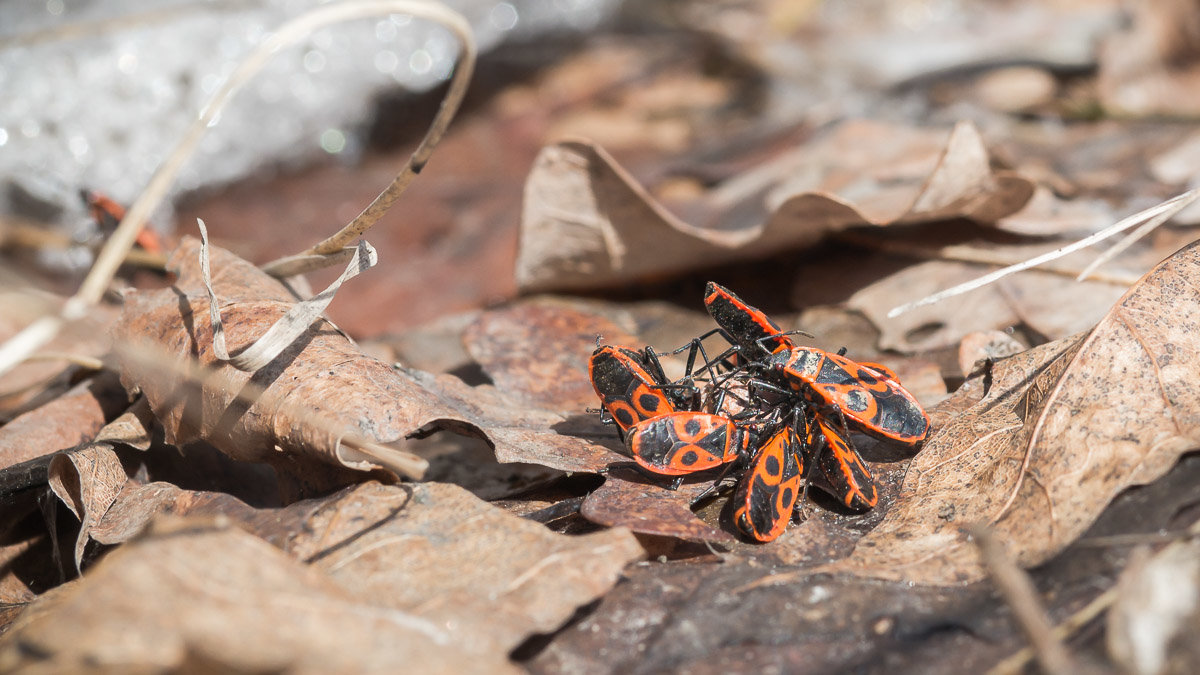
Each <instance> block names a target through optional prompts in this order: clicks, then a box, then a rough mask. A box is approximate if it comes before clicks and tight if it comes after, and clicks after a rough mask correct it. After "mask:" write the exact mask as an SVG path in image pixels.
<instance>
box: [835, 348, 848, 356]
mask: <svg viewBox="0 0 1200 675" xmlns="http://www.w3.org/2000/svg"><path fill="white" fill-rule="evenodd" d="M837 355H838V356H845V355H846V348H845V347H842V348H841V349H839V350H837Z"/></svg>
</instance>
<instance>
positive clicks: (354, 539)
mask: <svg viewBox="0 0 1200 675" xmlns="http://www.w3.org/2000/svg"><path fill="white" fill-rule="evenodd" d="M162 513H173V514H177V515H179V514H189V515H192V516H197V517H199V516H206V517H216V516H221V517H226V518H228V519H229V520H231V521H233V522H235V523H238V524H239V525H240V526H241V527H242V528H243V529H245V530H248V531H250V532H252V533H254V534H256V535H257V536H259V537H261V538H263V539H265V540H267V541H270V542H272V543H273V544H275V545H276V546H279V547H280V548H282V549H284V550H285V551H287V553H288V554H290V555H291V556H292V557H294V558H297V559H300V560H304V561H307V562H311V563H312V565H313V566H314V567H315V568H317V569H320V570H323V571H325V572H326V573H327V574H328V575H329V577H330V578H331V579H332V580H333V581H334V582H335V583H337V584H338V585H340V586H342V587H344V588H345V589H347V590H348V591H350V592H351V594H352V595H353V596H354V597H357V598H360V599H361V600H362V601H363V602H364V603H368V604H371V605H376V606H380V607H390V608H392V609H395V610H398V611H403V612H406V613H411V614H412V615H414V616H419V617H421V618H422V619H425V620H429V621H431V622H432V623H434V624H436V625H439V626H446V627H448V628H446V630H447V632H448V633H450V634H451V635H452V636H453V639H454V640H455V641H456V642H463V643H469V644H472V645H475V646H476V648H480V649H484V648H485V646H486V650H487V651H492V650H495V651H497V652H498V653H505V652H507V651H508V650H510V649H512V648H513V647H515V646H516V645H517V644H519V643H520V642H521V640H524V639H525V638H526V637H528V636H529V635H531V634H533V633H546V632H551V631H553V630H554V629H556V628H557V627H558V626H560V625H561V624H562V623H563V622H564V621H566V620H567V619H568V618H569V617H570V616H571V613H572V612H574V611H575V609H576V608H578V607H579V606H580V605H583V604H586V603H588V602H590V601H592V600H593V599H595V598H596V597H599V596H600V595H602V594H603V593H605V592H606V591H607V590H608V589H609V588H610V587H611V586H612V585H613V584H614V583H616V580H617V577H618V575H619V574H620V572H621V570H622V569H623V568H624V566H625V565H626V564H628V563H629V562H632V561H633V560H636V559H638V558H640V557H641V556H642V555H643V552H642V549H641V547H640V546H639V545H638V544H637V542H636V541H635V540H634V539H633V537H631V536H630V535H629V533H628V532H626V531H623V530H607V531H604V532H598V533H594V534H589V535H584V536H579V537H568V536H564V535H560V534H555V533H553V532H551V531H549V530H547V529H546V528H545V527H543V526H542V525H539V524H537V523H534V522H531V521H528V520H525V519H523V518H519V517H516V516H512V515H509V514H506V513H504V512H503V511H501V510H500V509H497V508H495V507H493V506H490V505H488V504H487V503H485V502H483V501H481V500H479V499H478V498H476V497H474V496H472V495H471V494H470V493H468V492H466V491H465V490H463V489H461V488H458V487H455V486H451V485H446V484H440V483H424V484H419V485H412V486H403V487H401V486H384V485H379V484H377V483H367V484H363V485H360V486H357V487H354V488H349V489H346V490H344V491H342V492H340V493H338V494H335V495H332V496H330V497H326V498H322V499H315V500H308V501H304V502H298V503H296V504H292V505H290V506H287V507H285V508H281V509H254V508H251V507H250V506H248V505H246V504H245V503H243V502H240V501H238V500H236V499H234V498H233V497H230V496H228V495H224V494H220V493H208V492H191V491H187V490H181V489H179V488H177V487H175V486H172V485H169V484H166V483H151V484H148V485H144V486H139V487H134V488H131V489H129V490H127V491H126V492H124V493H122V494H121V496H120V497H119V498H118V499H117V501H116V503H114V504H113V506H112V508H111V509H110V510H109V512H108V514H107V515H105V517H104V520H103V522H102V523H101V524H100V526H99V527H98V528H96V529H95V531H94V534H95V538H96V539H97V541H101V542H103V543H110V544H111V543H118V542H122V541H127V540H129V539H130V538H131V537H133V536H134V534H135V533H136V532H137V531H139V530H141V529H142V528H144V527H145V526H146V524H147V523H148V522H150V520H151V519H152V518H153V517H154V516H155V515H157V514H162ZM480 561H486V563H487V564H485V565H481V564H479V563H480Z"/></svg>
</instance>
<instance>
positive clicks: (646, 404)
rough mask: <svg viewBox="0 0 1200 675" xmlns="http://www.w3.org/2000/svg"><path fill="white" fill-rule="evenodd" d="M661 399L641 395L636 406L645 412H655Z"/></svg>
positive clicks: (651, 395)
mask: <svg viewBox="0 0 1200 675" xmlns="http://www.w3.org/2000/svg"><path fill="white" fill-rule="evenodd" d="M660 403H662V399H661V398H659V397H658V396H655V395H654V394H642V395H641V396H640V397H638V405H639V406H640V407H641V409H642V410H645V411H647V412H657V411H658V406H659V404H660Z"/></svg>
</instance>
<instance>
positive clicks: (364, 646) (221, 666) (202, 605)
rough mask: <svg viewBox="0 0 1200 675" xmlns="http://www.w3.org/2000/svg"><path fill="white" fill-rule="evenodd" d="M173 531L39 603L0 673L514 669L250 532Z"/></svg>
mask: <svg viewBox="0 0 1200 675" xmlns="http://www.w3.org/2000/svg"><path fill="white" fill-rule="evenodd" d="M189 522H190V523H192V525H191V526H190V527H189V526H188V524H189ZM172 529H173V531H171V532H169V533H164V534H162V535H158V536H154V535H151V536H148V537H143V538H142V539H140V540H138V541H135V542H131V543H130V544H128V545H126V546H123V547H121V548H120V549H118V550H116V551H113V552H112V553H110V554H109V555H108V556H106V557H105V558H104V559H103V560H101V561H100V562H99V563H98V564H97V565H96V566H95V567H94V568H92V569H91V570H89V572H88V573H87V574H86V575H84V577H83V578H82V579H80V580H79V581H77V582H75V583H73V584H70V585H68V586H63V587H61V588H58V589H55V590H54V591H53V592H51V593H47V594H45V595H43V596H42V597H41V598H39V599H38V601H37V602H35V603H34V604H33V605H31V606H30V607H29V608H27V609H26V611H25V612H24V613H23V614H22V616H21V617H19V618H18V620H17V622H16V624H14V625H13V626H12V627H11V628H10V629H9V631H8V632H7V633H6V634H5V635H4V636H3V638H0V670H3V671H5V672H14V671H16V670H18V669H22V668H26V669H37V668H39V667H40V668H43V669H48V670H56V671H79V670H85V669H88V668H87V666H89V665H90V666H92V667H93V668H94V667H95V665H96V664H110V665H113V666H115V667H119V669H121V670H136V671H147V672H149V671H165V670H186V669H188V666H189V665H194V664H196V663H197V662H199V663H207V664H209V666H210V667H212V664H217V666H216V669H217V670H221V671H234V672H249V671H255V672H263V671H279V672H282V671H287V672H296V673H318V672H363V673H366V672H379V673H383V672H394V671H395V669H396V667H397V664H404V666H405V667H408V668H412V669H414V670H415V671H419V672H430V673H450V672H516V670H515V669H514V668H513V667H512V666H511V665H510V664H509V663H508V659H507V655H506V652H504V651H498V650H494V649H488V648H487V647H485V646H483V645H476V644H472V643H470V642H460V641H454V640H452V634H451V633H450V631H449V630H448V629H447V628H446V627H444V626H440V625H438V624H436V623H435V622H433V621H431V620H428V619H424V618H421V617H419V616H415V615H413V614H412V613H410V612H404V611H400V610H396V609H392V608H384V607H378V606H375V605H372V604H370V603H366V602H363V601H362V600H360V599H356V598H354V597H352V595H351V594H349V593H347V592H346V591H345V590H344V589H342V588H340V587H339V586H338V584H336V583H334V582H333V581H331V580H330V579H329V578H328V577H327V576H326V575H325V574H322V573H321V572H320V571H318V570H316V569H314V568H312V567H311V566H308V565H304V564H302V563H300V562H298V561H296V560H293V559H292V558H290V557H288V556H287V555H286V554H284V553H283V552H281V551H279V550H278V549H276V548H275V547H273V546H271V545H269V544H267V543H266V542H263V541H262V540H260V539H258V538H257V537H254V536H253V535H251V534H248V533H246V532H242V531H241V530H238V529H236V528H230V529H224V530H215V531H214V530H213V529H212V528H211V526H205V525H203V524H200V523H195V522H194V521H186V520H185V521H183V522H182V523H181V524H180V525H178V526H176V527H174V528H172ZM280 626H286V627H287V629H286V630H280ZM488 647H490V645H489V646H488Z"/></svg>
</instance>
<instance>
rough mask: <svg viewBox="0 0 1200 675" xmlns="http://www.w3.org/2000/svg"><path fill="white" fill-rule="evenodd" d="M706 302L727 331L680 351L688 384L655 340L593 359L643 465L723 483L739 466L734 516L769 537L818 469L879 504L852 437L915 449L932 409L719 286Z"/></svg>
mask: <svg viewBox="0 0 1200 675" xmlns="http://www.w3.org/2000/svg"><path fill="white" fill-rule="evenodd" d="M704 304H705V307H707V309H708V312H709V314H710V315H712V317H713V319H714V320H715V321H716V323H717V325H718V326H719V327H718V328H716V329H714V330H712V331H709V332H708V333H705V334H704V335H701V336H699V337H696V338H694V339H693V340H692V341H691V342H690V343H689V344H687V345H685V346H683V347H680V348H679V349H677V350H674V351H673V352H670V353H676V354H677V353H680V352H682V351H684V350H688V358H687V369H686V372H685V374H684V377H682V378H680V379H678V380H674V381H672V380H671V379H670V378H668V377H667V376H666V375H665V374H664V372H663V369H662V365H661V364H660V363H659V358H658V353H656V352H655V351H654V349H653V348H651V347H644V348H643V349H641V350H635V349H630V348H628V347H621V346H614V345H601V346H599V347H597V349H596V351H595V352H594V353H593V354H592V358H591V361H590V362H589V366H588V372H589V375H590V377H591V380H592V386H593V387H594V388H595V390H596V394H597V396H599V397H600V403H601V407H602V409H601V415H602V416H603V418H604V419H605V421H610V420H611V422H613V423H614V424H616V426H617V428H618V429H619V433H620V434H621V437H622V439H623V440H624V442H625V445H626V447H627V448H628V450H629V452H630V454H631V455H632V456H633V459H634V461H636V462H637V463H638V465H639V466H641V467H642V468H643V469H645V470H647V471H649V472H651V473H653V474H656V475H663V476H674V477H676V482H675V486H678V484H679V482H680V481H682V480H683V476H686V475H688V474H692V473H695V472H698V471H704V470H706V469H714V468H717V467H723V469H724V470H723V471H722V472H721V474H720V476H719V477H718V478H717V479H716V481H715V482H714V488H715V487H716V486H717V485H719V484H720V482H721V480H722V479H723V478H724V477H725V476H726V475H728V474H729V473H730V472H731V471H735V470H740V471H741V475H740V478H739V479H738V481H737V487H736V489H735V492H734V497H733V504H732V507H733V508H732V517H733V522H734V524H735V526H736V527H737V529H738V530H739V531H740V532H741V533H742V534H744V535H745V536H747V537H749V538H751V539H754V540H757V541H762V542H767V541H772V540H774V539H775V538H777V537H778V536H779V535H781V534H783V532H784V530H786V528H787V525H788V522H789V521H790V520H791V517H792V514H793V512H794V511H795V509H796V506H797V503H798V501H799V499H800V496H801V494H802V493H803V490H802V485H808V484H809V483H810V482H811V481H807V480H806V478H808V477H809V476H810V475H811V473H812V472H813V471H819V472H820V473H821V475H822V477H823V478H824V487H825V489H827V490H829V491H830V492H831V493H832V494H833V495H834V496H835V497H836V498H837V499H838V500H839V501H841V502H842V503H843V504H844V505H845V506H847V507H848V508H851V509H854V510H865V509H869V508H871V507H873V506H875V504H876V503H877V501H878V498H879V497H878V490H877V487H876V483H875V478H874V476H873V475H872V474H871V470H870V468H869V467H868V466H867V464H866V463H865V462H864V461H863V460H862V458H861V457H860V456H859V454H858V451H857V450H856V449H855V448H854V445H853V444H852V443H851V441H850V432H851V431H857V432H860V433H864V434H867V435H869V436H873V437H875V438H878V439H882V440H886V441H891V442H895V443H900V444H903V445H905V446H909V447H914V448H915V447H917V446H918V445H920V444H921V443H922V442H923V441H924V440H925V437H926V436H927V435H928V433H929V417H928V415H926V414H925V411H924V410H923V409H922V408H921V405H920V404H919V403H918V402H917V400H916V398H914V397H913V395H912V394H910V393H909V392H908V391H906V390H905V389H904V387H902V386H901V385H900V382H899V380H898V378H897V377H896V374H895V373H894V372H893V371H892V370H890V369H889V368H887V367H886V366H883V365H880V364H877V363H857V362H855V361H851V360H850V359H848V358H846V357H845V355H844V353H843V352H844V350H843V352H838V353H831V352H826V351H824V350H821V349H817V348H815V347H804V346H799V345H797V344H796V343H795V342H794V341H793V339H792V336H793V335H796V334H800V332H799V331H791V332H788V331H784V330H783V329H781V328H780V327H779V326H778V325H777V324H776V323H775V322H774V321H772V320H771V319H770V318H769V317H768V316H767V315H766V314H764V313H763V312H761V311H759V310H758V309H756V308H754V307H752V306H750V305H748V304H746V303H745V302H743V301H742V300H741V298H739V297H737V296H736V295H734V294H733V293H732V292H731V291H729V290H728V289H726V288H724V287H722V286H720V285H718V284H716V283H712V282H710V283H709V284H708V287H707V289H706V291H705V295H704ZM714 334H717V335H720V336H722V337H723V338H724V339H725V340H726V341H727V342H728V343H729V344H730V347H729V348H728V349H726V350H725V351H724V352H722V353H721V354H719V355H717V356H716V357H714V358H712V359H709V358H708V355H707V354H706V353H705V350H704V347H703V341H704V339H705V338H707V337H709V336H711V335H714ZM697 355H699V356H700V358H701V364H700V365H699V367H695V366H696V358H697ZM706 494H707V492H706Z"/></svg>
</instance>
